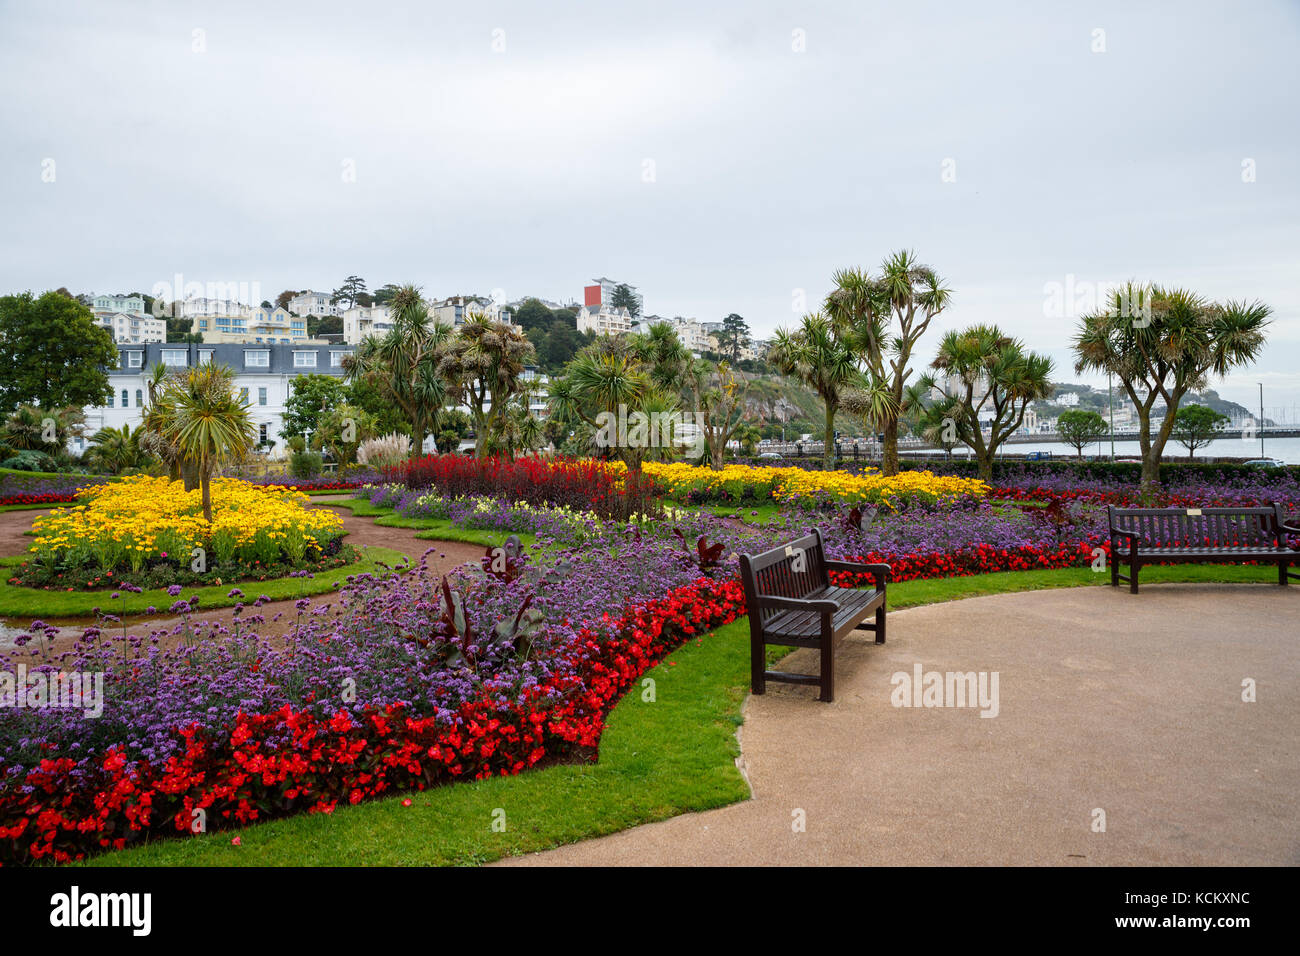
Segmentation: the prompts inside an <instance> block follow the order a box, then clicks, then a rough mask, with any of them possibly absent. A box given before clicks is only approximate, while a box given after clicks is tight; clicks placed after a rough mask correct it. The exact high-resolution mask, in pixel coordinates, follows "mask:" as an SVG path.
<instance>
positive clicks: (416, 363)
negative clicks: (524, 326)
mask: <svg viewBox="0 0 1300 956" xmlns="http://www.w3.org/2000/svg"><path fill="white" fill-rule="evenodd" d="M392 317H393V327H392V329H391V330H389V332H388V333H387V334H386V335H384V336H382V337H380V338H375V337H373V336H372V337H370V338H367V339H364V340H363V341H362V343H361V345H360V346H358V348H357V350H356V351H355V352H353V353H352V354H350V355H348V356H346V357H345V358H344V359H343V369H344V373H345V374H346V376H347V378H348V381H349V382H352V383H354V384H355V383H357V382H365V383H367V384H369V385H370V386H371V387H373V388H374V389H375V390H376V391H378V393H379V394H380V395H381V396H383V398H384V399H385V400H386V401H387V402H388V403H389V404H391V405H393V406H395V407H396V408H397V409H398V410H400V411H401V413H402V416H403V417H404V418H405V420H406V429H407V432H408V434H410V436H411V457H412V458H418V457H420V456H421V455H423V454H424V439H425V437H426V436H428V435H429V434H430V433H432V434H435V435H436V434H437V433H438V431H439V430H440V428H439V419H440V417H441V415H442V410H443V406H444V405H445V404H446V403H447V395H448V389H447V385H446V382H445V381H444V379H443V378H442V376H441V375H440V374H439V370H438V366H439V363H440V361H441V360H442V358H443V355H442V349H443V347H444V346H445V345H446V343H447V342H449V341H450V339H451V337H452V336H453V335H454V334H455V332H454V330H453V329H452V327H451V326H449V325H446V324H444V323H441V322H430V320H429V308H428V306H427V305H426V304H425V302H424V300H423V299H422V298H421V296H420V290H419V289H418V288H417V287H416V286H414V285H405V286H402V288H401V289H399V290H398V292H397V295H395V296H394V297H393V300H392Z"/></svg>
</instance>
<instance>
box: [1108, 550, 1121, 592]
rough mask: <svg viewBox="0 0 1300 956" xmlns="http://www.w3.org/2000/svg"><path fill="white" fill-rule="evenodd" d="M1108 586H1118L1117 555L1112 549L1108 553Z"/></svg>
mask: <svg viewBox="0 0 1300 956" xmlns="http://www.w3.org/2000/svg"><path fill="white" fill-rule="evenodd" d="M1110 586H1111V587H1113V588H1117V587H1119V557H1118V556H1117V555H1116V554H1115V552H1114V551H1111V553H1110Z"/></svg>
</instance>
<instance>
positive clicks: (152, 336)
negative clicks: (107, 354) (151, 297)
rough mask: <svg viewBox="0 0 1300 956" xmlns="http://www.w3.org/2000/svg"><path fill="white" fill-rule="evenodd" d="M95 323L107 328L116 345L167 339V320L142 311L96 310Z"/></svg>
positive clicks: (138, 343)
mask: <svg viewBox="0 0 1300 956" xmlns="http://www.w3.org/2000/svg"><path fill="white" fill-rule="evenodd" d="M95 323H96V324H97V325H102V326H103V327H104V328H106V329H108V334H109V335H111V336H112V337H113V342H114V344H116V345H144V344H147V343H151V342H166V341H167V322H166V320H165V319H155V318H154V317H153V316H150V315H145V314H144V313H134V312H132V313H127V312H96V313H95Z"/></svg>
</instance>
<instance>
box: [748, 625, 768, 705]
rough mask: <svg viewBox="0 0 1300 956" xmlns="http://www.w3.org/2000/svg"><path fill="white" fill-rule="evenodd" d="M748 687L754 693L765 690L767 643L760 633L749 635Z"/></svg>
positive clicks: (760, 692)
mask: <svg viewBox="0 0 1300 956" xmlns="http://www.w3.org/2000/svg"><path fill="white" fill-rule="evenodd" d="M749 689H750V690H752V691H753V692H754V693H755V694H764V693H766V692H767V643H766V642H765V641H764V640H763V636H762V635H761V634H753V633H751V634H750V635H749Z"/></svg>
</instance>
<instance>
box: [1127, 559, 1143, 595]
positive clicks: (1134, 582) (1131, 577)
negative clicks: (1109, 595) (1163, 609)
mask: <svg viewBox="0 0 1300 956" xmlns="http://www.w3.org/2000/svg"><path fill="white" fill-rule="evenodd" d="M1140 567H1141V565H1140V564H1138V560H1137V556H1136V555H1135V556H1134V557H1133V560H1132V561H1130V562H1129V566H1128V591H1129V594H1137V593H1138V568H1140Z"/></svg>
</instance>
